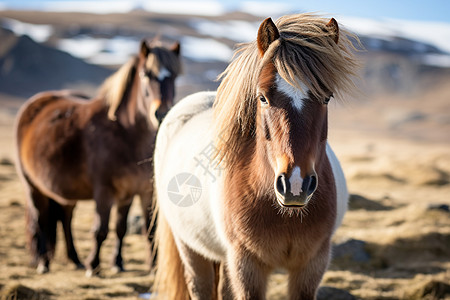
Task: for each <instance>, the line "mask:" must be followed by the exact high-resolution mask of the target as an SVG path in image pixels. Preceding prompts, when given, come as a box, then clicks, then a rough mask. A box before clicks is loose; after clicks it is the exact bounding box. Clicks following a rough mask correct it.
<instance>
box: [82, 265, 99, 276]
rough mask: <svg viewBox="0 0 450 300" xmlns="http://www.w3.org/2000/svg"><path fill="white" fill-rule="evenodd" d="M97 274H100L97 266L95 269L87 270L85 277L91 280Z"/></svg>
mask: <svg viewBox="0 0 450 300" xmlns="http://www.w3.org/2000/svg"><path fill="white" fill-rule="evenodd" d="M99 274H100V266H98V267H97V268H95V269H87V270H86V274H85V275H86V277H87V278H92V277H94V276H98V275H99Z"/></svg>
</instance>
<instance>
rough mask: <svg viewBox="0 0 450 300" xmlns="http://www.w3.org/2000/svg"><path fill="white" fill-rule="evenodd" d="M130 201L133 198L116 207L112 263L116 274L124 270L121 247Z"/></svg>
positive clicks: (121, 202) (125, 230) (125, 231)
mask: <svg viewBox="0 0 450 300" xmlns="http://www.w3.org/2000/svg"><path fill="white" fill-rule="evenodd" d="M132 201H133V198H132V197H129V198H128V199H126V200H125V201H120V202H119V203H118V205H117V220H116V234H117V242H116V249H115V253H114V263H113V267H114V268H115V271H116V272H122V271H123V270H124V269H123V259H122V245H123V238H124V236H125V234H126V233H127V217H128V212H129V211H130V207H131V203H132Z"/></svg>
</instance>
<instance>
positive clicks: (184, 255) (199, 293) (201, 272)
mask: <svg viewBox="0 0 450 300" xmlns="http://www.w3.org/2000/svg"><path fill="white" fill-rule="evenodd" d="M177 247H178V251H179V253H180V258H181V261H182V262H183V266H184V276H185V279H186V285H187V288H188V291H189V295H190V298H191V299H192V300H196V299H212V297H213V294H214V293H213V290H214V288H215V273H214V271H215V270H214V263H213V262H212V261H210V260H208V259H206V258H204V257H203V256H201V255H199V254H197V253H196V252H194V251H193V250H192V249H190V248H189V247H188V246H186V245H185V244H184V243H183V242H181V241H179V240H177Z"/></svg>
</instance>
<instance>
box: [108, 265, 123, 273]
mask: <svg viewBox="0 0 450 300" xmlns="http://www.w3.org/2000/svg"><path fill="white" fill-rule="evenodd" d="M124 271H125V269H124V268H123V267H121V266H113V267H112V268H111V272H112V273H113V274H119V273H122V272H124Z"/></svg>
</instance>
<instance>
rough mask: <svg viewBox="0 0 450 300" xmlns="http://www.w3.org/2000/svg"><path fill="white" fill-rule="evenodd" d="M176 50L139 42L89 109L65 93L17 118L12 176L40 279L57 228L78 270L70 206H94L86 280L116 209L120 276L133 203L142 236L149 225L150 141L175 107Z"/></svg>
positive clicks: (38, 101)
mask: <svg viewBox="0 0 450 300" xmlns="http://www.w3.org/2000/svg"><path fill="white" fill-rule="evenodd" d="M179 51H180V46H179V44H178V43H176V44H175V45H174V46H173V48H172V49H168V48H165V47H162V45H160V44H159V43H156V42H153V43H152V44H148V43H147V42H146V41H142V43H141V47H140V52H139V54H138V55H136V56H135V57H133V58H131V59H130V61H129V62H127V63H126V64H124V65H123V66H122V67H121V68H120V69H119V70H118V71H117V72H116V73H114V74H113V75H112V76H110V77H109V78H108V79H107V80H105V82H104V83H103V85H102V86H101V88H100V92H99V95H98V96H97V97H95V98H94V99H92V100H91V101H87V100H85V99H83V98H82V97H80V96H77V95H75V94H71V93H70V92H67V91H56V92H43V93H39V94H37V95H35V96H34V97H32V98H31V99H30V100H29V101H28V102H27V103H25V105H24V106H23V107H22V109H21V110H20V112H19V114H18V117H17V122H16V135H17V158H18V163H17V166H18V171H19V173H20V174H21V177H22V178H23V181H24V183H25V186H26V188H27V194H28V201H27V204H28V205H27V224H28V225H27V233H28V238H29V243H30V250H31V253H32V256H33V262H34V264H35V265H36V264H37V266H38V272H41V273H42V272H47V271H48V270H49V263H50V260H51V258H52V256H53V254H54V251H55V244H56V225H57V222H58V221H61V223H62V225H63V229H64V234H65V240H66V246H67V255H68V257H69V258H70V259H71V260H72V261H73V262H74V263H75V264H76V265H77V266H78V267H82V266H83V265H82V264H81V263H80V260H79V259H78V255H77V252H76V250H75V247H74V244H73V241H72V232H71V220H72V213H73V209H74V207H75V203H76V200H87V199H94V200H95V202H96V217H95V224H94V228H93V229H94V239H93V240H94V246H93V248H92V251H91V253H90V255H89V258H88V259H87V261H86V268H87V273H86V274H87V275H93V274H95V273H96V272H98V271H99V264H100V261H99V254H100V247H101V245H102V242H103V241H104V240H105V239H106V236H107V234H108V222H109V217H110V211H111V207H112V205H113V204H116V205H117V221H116V233H117V238H118V239H117V244H116V248H115V258H114V265H115V267H116V268H118V269H119V270H122V269H123V261H122V254H121V249H122V240H123V237H124V235H125V232H126V229H127V215H128V211H129V209H130V206H131V203H132V199H133V197H134V195H139V196H140V198H141V205H142V210H143V214H144V219H145V221H146V222H145V225H144V226H145V228H144V229H145V232H146V231H147V229H148V226H149V224H150V219H151V206H152V193H153V188H152V184H151V180H152V176H153V171H152V169H153V167H152V165H153V164H152V162H151V161H150V162H148V161H149V158H152V156H153V146H154V138H155V135H156V131H157V128H158V126H159V122H158V119H159V120H160V119H161V118H162V117H163V116H164V115H165V114H166V113H167V111H168V109H169V108H170V107H171V106H172V105H173V100H174V96H175V78H176V77H177V75H178V74H179V72H180V70H181V69H180V68H181V65H180V59H179Z"/></svg>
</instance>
